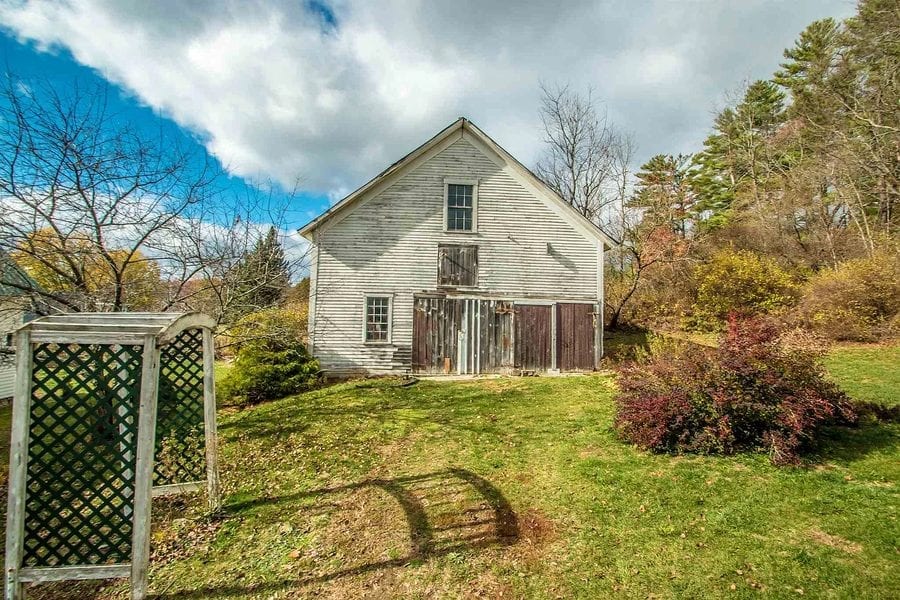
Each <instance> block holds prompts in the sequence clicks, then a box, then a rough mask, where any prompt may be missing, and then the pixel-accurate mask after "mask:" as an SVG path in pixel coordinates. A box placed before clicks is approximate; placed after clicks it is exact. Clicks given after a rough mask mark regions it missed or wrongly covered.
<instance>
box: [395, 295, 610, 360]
mask: <svg viewBox="0 0 900 600" xmlns="http://www.w3.org/2000/svg"><path fill="white" fill-rule="evenodd" d="M594 307H595V305H594V304H581V303H569V302H565V303H564V302H560V303H541V304H537V303H532V304H529V303H527V302H512V301H505V300H494V299H477V298H474V299H473V298H466V299H462V298H447V297H440V296H434V297H432V296H418V297H416V299H415V302H414V308H413V311H414V314H413V348H412V363H413V364H412V366H413V370H414V371H415V372H418V373H447V374H450V373H453V374H463V373H513V372H518V371H547V370H550V369H553V368H557V369H560V370H562V371H589V370H592V369H593V368H594V365H595V356H594V347H595V333H596V326H597V325H596V319H595V312H594Z"/></svg>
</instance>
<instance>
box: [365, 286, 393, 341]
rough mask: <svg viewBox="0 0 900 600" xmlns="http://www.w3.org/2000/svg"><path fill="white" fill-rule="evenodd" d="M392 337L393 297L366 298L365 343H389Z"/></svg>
mask: <svg viewBox="0 0 900 600" xmlns="http://www.w3.org/2000/svg"><path fill="white" fill-rule="evenodd" d="M390 337H391V297H390V296H366V329H365V341H367V342H376V343H377V342H385V343H386V342H389V341H390Z"/></svg>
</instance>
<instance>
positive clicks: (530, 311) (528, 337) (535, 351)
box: [515, 304, 553, 371]
mask: <svg viewBox="0 0 900 600" xmlns="http://www.w3.org/2000/svg"><path fill="white" fill-rule="evenodd" d="M551 308H552V307H551V306H550V305H547V304H544V305H528V304H516V339H515V345H516V368H518V369H522V370H524V371H546V370H547V369H550V368H552V366H553V363H552V362H551V361H552V352H551V345H550V343H551V322H550V309H551Z"/></svg>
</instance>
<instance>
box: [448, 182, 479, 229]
mask: <svg viewBox="0 0 900 600" xmlns="http://www.w3.org/2000/svg"><path fill="white" fill-rule="evenodd" d="M445 196H446V198H445V204H446V211H447V213H446V217H447V231H475V219H476V218H475V203H476V194H475V185H474V183H461V182H458V183H454V182H447V183H446V185H445Z"/></svg>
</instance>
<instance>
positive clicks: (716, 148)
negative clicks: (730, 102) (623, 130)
mask: <svg viewBox="0 0 900 600" xmlns="http://www.w3.org/2000/svg"><path fill="white" fill-rule="evenodd" d="M784 100H785V95H784V93H783V92H782V91H781V90H779V89H778V87H777V86H776V85H775V84H774V83H772V82H771V81H755V82H754V83H752V84H751V85H750V86H749V87H748V88H747V91H746V93H745V94H744V97H743V99H742V100H741V102H740V103H738V104H737V106H735V107H733V108H731V107H729V108H726V109H725V110H723V111H722V112H720V113H719V114H718V115H717V116H716V119H715V122H714V126H713V129H714V130H713V133H712V134H711V135H710V136H709V137H708V138H706V141H704V143H703V151H702V152H700V153H698V154H697V155H695V156H694V160H693V165H692V167H693V168H692V174H691V184H692V187H693V188H694V190H695V192H696V194H697V200H698V206H697V208H698V210H700V211H705V212H706V216H707V224H708V225H721V224H723V223H724V222H727V220H728V218H729V213H730V210H731V208H732V206H733V204H734V203H735V200H736V199H737V197H738V196H739V195H740V194H742V193H745V194H746V197H747V199H748V200H749V201H751V202H755V203H759V202H760V201H761V200H762V198H763V196H764V193H765V189H764V188H765V184H766V180H767V178H768V177H769V176H770V175H771V173H772V172H773V171H777V170H779V169H780V168H781V167H782V166H783V164H782V163H783V160H784V157H783V156H781V155H779V154H778V153H773V152H772V146H771V145H770V139H771V138H772V136H773V135H774V134H775V133H776V132H777V131H778V129H779V127H780V126H781V125H782V124H783V123H784V120H785V107H784Z"/></svg>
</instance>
